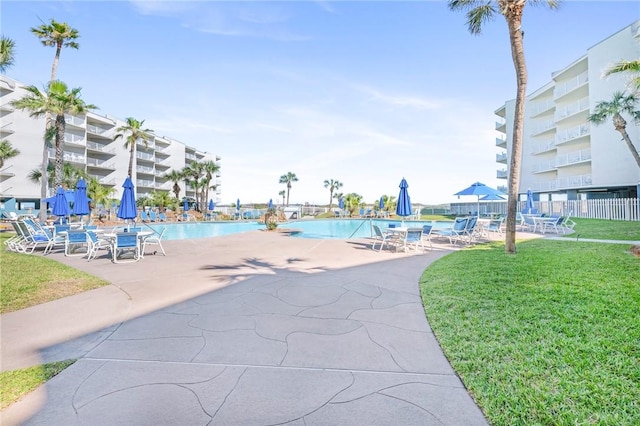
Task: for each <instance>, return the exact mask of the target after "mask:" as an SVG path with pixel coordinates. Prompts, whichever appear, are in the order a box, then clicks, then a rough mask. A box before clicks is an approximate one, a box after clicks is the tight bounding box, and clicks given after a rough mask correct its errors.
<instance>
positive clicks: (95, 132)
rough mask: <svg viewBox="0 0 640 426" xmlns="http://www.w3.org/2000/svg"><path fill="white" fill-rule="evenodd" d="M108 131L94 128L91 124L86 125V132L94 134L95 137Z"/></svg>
mask: <svg viewBox="0 0 640 426" xmlns="http://www.w3.org/2000/svg"><path fill="white" fill-rule="evenodd" d="M108 131H109V130H107V129H103V128H102V127H98V126H94V125H93V124H87V132H91V133H94V134H96V135H103V136H104V135H105V133H107V132H108Z"/></svg>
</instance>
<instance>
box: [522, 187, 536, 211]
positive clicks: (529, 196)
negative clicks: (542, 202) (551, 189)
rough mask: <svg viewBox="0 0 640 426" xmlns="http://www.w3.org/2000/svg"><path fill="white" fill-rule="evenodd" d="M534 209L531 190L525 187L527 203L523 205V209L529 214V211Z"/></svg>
mask: <svg viewBox="0 0 640 426" xmlns="http://www.w3.org/2000/svg"><path fill="white" fill-rule="evenodd" d="M534 209H535V207H534V206H533V193H532V192H531V190H530V189H527V205H526V206H525V207H524V210H525V211H526V212H527V213H528V214H531V212H533V211H534Z"/></svg>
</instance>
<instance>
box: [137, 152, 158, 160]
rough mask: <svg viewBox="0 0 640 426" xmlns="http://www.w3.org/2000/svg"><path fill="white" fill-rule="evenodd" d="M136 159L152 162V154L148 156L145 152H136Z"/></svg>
mask: <svg viewBox="0 0 640 426" xmlns="http://www.w3.org/2000/svg"><path fill="white" fill-rule="evenodd" d="M136 158H141V159H143V160H151V161H153V160H154V156H153V154H148V153H146V152H136Z"/></svg>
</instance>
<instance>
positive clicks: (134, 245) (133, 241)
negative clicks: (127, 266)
mask: <svg viewBox="0 0 640 426" xmlns="http://www.w3.org/2000/svg"><path fill="white" fill-rule="evenodd" d="M138 240H139V239H138V234H137V233H135V232H118V233H117V234H116V237H115V239H114V240H113V244H112V246H111V253H112V255H113V263H128V262H137V261H138V260H140V244H139V241H138ZM124 254H133V257H131V258H129V259H128V260H124V259H123V258H122V255H124Z"/></svg>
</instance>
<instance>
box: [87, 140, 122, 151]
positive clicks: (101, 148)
mask: <svg viewBox="0 0 640 426" xmlns="http://www.w3.org/2000/svg"><path fill="white" fill-rule="evenodd" d="M108 146H109V145H103V144H101V143H97V142H89V141H87V148H89V149H92V150H94V151H100V152H104V153H105V154H115V150H114V148H108Z"/></svg>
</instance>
